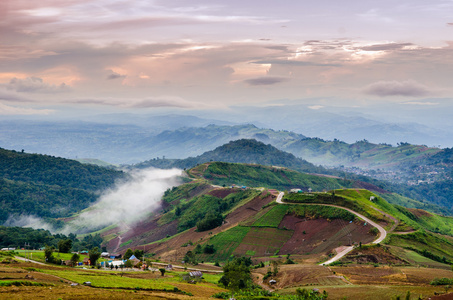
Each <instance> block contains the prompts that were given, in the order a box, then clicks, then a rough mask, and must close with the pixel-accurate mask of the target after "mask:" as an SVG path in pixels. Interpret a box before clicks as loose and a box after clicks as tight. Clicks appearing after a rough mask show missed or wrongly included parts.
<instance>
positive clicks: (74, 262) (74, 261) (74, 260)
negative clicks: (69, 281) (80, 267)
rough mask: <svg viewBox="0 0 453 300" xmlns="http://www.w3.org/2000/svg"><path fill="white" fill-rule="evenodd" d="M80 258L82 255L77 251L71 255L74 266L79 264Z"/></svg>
mask: <svg viewBox="0 0 453 300" xmlns="http://www.w3.org/2000/svg"><path fill="white" fill-rule="evenodd" d="M79 259H80V255H78V254H77V253H74V254H73V255H72V257H71V265H72V266H73V267H74V266H75V265H77V263H78V262H79Z"/></svg>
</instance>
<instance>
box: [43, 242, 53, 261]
mask: <svg viewBox="0 0 453 300" xmlns="http://www.w3.org/2000/svg"><path fill="white" fill-rule="evenodd" d="M53 250H54V247H51V246H46V248H44V257H45V258H46V262H49V263H53V262H54V260H55V258H54V257H53Z"/></svg>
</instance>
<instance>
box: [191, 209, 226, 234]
mask: <svg viewBox="0 0 453 300" xmlns="http://www.w3.org/2000/svg"><path fill="white" fill-rule="evenodd" d="M222 223H223V216H222V214H221V213H219V212H217V213H213V212H209V213H208V214H207V215H206V217H205V218H204V219H203V220H201V221H199V222H197V230H198V231H206V230H210V229H213V228H216V227H218V226H220V225H222Z"/></svg>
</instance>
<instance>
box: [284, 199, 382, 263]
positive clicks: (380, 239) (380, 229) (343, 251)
mask: <svg viewBox="0 0 453 300" xmlns="http://www.w3.org/2000/svg"><path fill="white" fill-rule="evenodd" d="M284 195H285V193H283V192H281V193H280V194H278V196H277V199H276V200H275V201H276V202H277V203H279V204H284V202H283V201H282V199H283V196H284ZM304 205H323V206H332V207H337V208H341V209H344V210H347V211H349V212H350V213H353V214H354V215H356V216H357V217H359V218H360V219H362V220H364V221H365V222H367V223H368V224H371V225H372V226H373V227H376V228H377V229H378V230H379V233H380V236H379V238H377V239H376V240H375V241H374V242H373V244H378V243H380V242H382V241H383V240H384V239H385V238H386V237H387V231H386V230H385V229H384V228H383V227H382V226H380V225H378V224H376V223H375V222H373V221H371V220H370V219H368V218H367V217H365V216H364V215H362V214H359V213H358V212H356V211H353V210H352V209H349V208H346V207H342V206H338V205H332V204H319V203H316V204H308V203H304ZM352 249H353V247H352V246H350V247H348V248H346V249H344V248H342V251H341V252H339V253H338V251H337V255H335V256H334V257H333V258H331V259H329V260H328V261H326V262H324V263H322V264H323V265H328V264H331V263H333V262H335V261H337V260H339V259H340V258H342V257H343V256H345V255H346V254H348V253H349V252H350V251H352Z"/></svg>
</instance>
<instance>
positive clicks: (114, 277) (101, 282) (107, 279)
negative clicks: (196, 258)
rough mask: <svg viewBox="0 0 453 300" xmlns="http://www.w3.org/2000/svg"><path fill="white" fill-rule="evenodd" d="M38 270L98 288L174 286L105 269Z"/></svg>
mask: <svg viewBox="0 0 453 300" xmlns="http://www.w3.org/2000/svg"><path fill="white" fill-rule="evenodd" d="M36 270H37V271H38V272H41V273H45V274H50V275H54V276H58V277H60V278H64V279H66V280H69V281H72V282H76V283H79V284H82V283H84V282H86V281H89V282H91V285H92V286H93V287H100V288H129V289H135V288H137V287H139V288H140V289H148V290H162V291H173V290H174V289H175V287H174V286H173V285H171V284H169V283H167V282H165V281H166V280H165V279H164V280H159V279H153V280H146V279H139V278H130V277H126V276H121V275H120V273H118V272H108V271H107V272H106V271H82V270H74V269H70V270H69V269H68V270H47V269H45V270H44V269H36Z"/></svg>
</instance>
